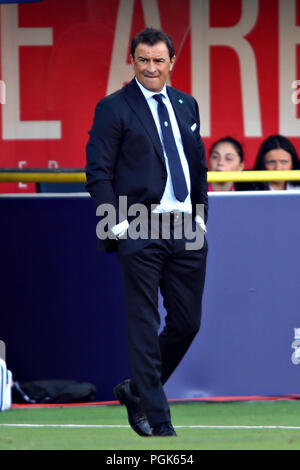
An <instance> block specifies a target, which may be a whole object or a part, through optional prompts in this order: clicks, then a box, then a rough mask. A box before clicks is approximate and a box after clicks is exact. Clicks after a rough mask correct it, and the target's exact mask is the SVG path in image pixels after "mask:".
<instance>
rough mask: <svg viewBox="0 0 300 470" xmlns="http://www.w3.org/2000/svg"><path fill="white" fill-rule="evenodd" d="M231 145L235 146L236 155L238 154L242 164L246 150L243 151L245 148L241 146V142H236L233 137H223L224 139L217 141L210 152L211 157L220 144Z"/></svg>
mask: <svg viewBox="0 0 300 470" xmlns="http://www.w3.org/2000/svg"><path fill="white" fill-rule="evenodd" d="M225 142H227V143H229V144H231V145H232V146H233V148H234V149H235V151H236V153H237V154H238V156H239V157H240V160H241V162H243V161H244V150H243V147H242V146H241V144H240V142H239V141H238V140H235V139H234V138H233V137H230V136H228V137H223V138H222V139H219V140H217V142H214V143H213V144H212V146H211V148H210V151H209V155H210V154H211V153H212V151H213V150H214V148H215V147H216V146H217V145H219V144H223V143H225Z"/></svg>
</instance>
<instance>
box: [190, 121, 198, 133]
mask: <svg viewBox="0 0 300 470" xmlns="http://www.w3.org/2000/svg"><path fill="white" fill-rule="evenodd" d="M196 129H197V123H196V122H194V124H193V125H192V126H191V131H193V132H194V131H195V130H196Z"/></svg>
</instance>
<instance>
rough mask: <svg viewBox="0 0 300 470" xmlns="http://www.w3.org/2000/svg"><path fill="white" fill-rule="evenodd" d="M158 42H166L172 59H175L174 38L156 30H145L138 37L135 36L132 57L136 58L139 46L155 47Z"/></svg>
mask: <svg viewBox="0 0 300 470" xmlns="http://www.w3.org/2000/svg"><path fill="white" fill-rule="evenodd" d="M158 42H164V43H165V44H166V45H167V47H168V49H169V55H170V59H172V57H174V55H175V50H174V46H173V41H172V38H171V37H170V36H169V35H168V34H166V33H164V32H163V31H161V30H160V29H154V28H145V29H143V30H142V31H140V32H139V33H138V34H137V35H136V36H134V38H133V39H132V42H131V55H132V57H134V53H135V50H136V48H137V46H138V45H139V44H141V43H142V44H148V46H154V45H155V44H157V43H158Z"/></svg>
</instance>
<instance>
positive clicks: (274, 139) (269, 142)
mask: <svg viewBox="0 0 300 470" xmlns="http://www.w3.org/2000/svg"><path fill="white" fill-rule="evenodd" d="M276 149H283V150H285V151H286V152H288V153H289V154H290V155H291V157H292V162H293V166H292V168H293V170H299V169H300V161H299V157H298V155H297V152H296V149H295V147H294V146H293V144H292V142H291V141H290V140H289V139H287V138H286V137H284V136H283V135H271V136H270V137H268V138H267V139H266V140H264V141H263V143H262V144H261V146H260V149H259V152H258V155H257V158H256V162H255V165H254V170H265V169H266V166H265V155H266V153H268V152H270V151H271V150H276Z"/></svg>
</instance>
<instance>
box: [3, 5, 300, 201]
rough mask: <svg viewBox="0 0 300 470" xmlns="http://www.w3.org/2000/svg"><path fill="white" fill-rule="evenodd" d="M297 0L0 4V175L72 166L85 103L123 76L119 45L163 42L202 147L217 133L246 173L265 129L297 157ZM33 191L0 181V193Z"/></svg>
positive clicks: (83, 130)
mask: <svg viewBox="0 0 300 470" xmlns="http://www.w3.org/2000/svg"><path fill="white" fill-rule="evenodd" d="M299 6H300V2H299V1H298V0H226V1H224V0H110V1H109V2H108V1H107V0H72V1H70V0H42V1H40V2H36V3H29V4H23V5H17V4H10V5H5V4H2V5H1V24H0V26H1V50H0V53H1V82H0V85H1V90H0V92H1V93H0V99H1V105H0V106H1V116H0V128H1V132H0V167H1V168H5V167H6V168H18V167H19V168H83V167H84V166H85V145H86V142H87V139H88V130H89V129H90V127H91V124H92V119H93V114H94V108H95V105H96V103H97V102H98V101H99V100H100V99H101V98H102V97H104V96H105V95H106V94H108V93H111V92H113V91H115V90H116V89H118V88H120V87H121V86H122V85H123V84H124V83H125V82H127V81H129V80H130V79H131V77H132V76H133V72H132V68H131V66H130V63H129V50H130V41H131V38H132V36H133V35H134V34H136V33H137V32H138V31H139V30H141V29H142V28H144V27H145V26H146V25H147V26H154V27H160V28H162V29H163V30H165V31H166V32H168V33H169V34H170V35H171V36H172V37H173V39H174V44H175V49H176V56H177V62H176V66H175V68H174V71H173V73H172V76H171V79H170V81H171V84H172V85H173V86H175V87H176V88H179V89H181V90H183V91H185V92H187V93H191V94H193V95H194V96H195V97H196V98H197V100H198V103H199V107H200V115H201V122H202V124H201V133H202V136H203V139H204V142H205V144H206V148H207V149H209V147H210V146H211V144H212V143H213V142H214V141H215V140H217V139H219V138H220V137H224V136H226V135H231V136H233V137H235V138H236V139H238V140H239V141H240V142H241V143H242V144H243V146H244V150H245V163H246V168H248V169H250V168H252V165H253V163H254V160H255V157H256V154H257V151H258V148H259V145H260V143H261V142H262V140H263V139H264V138H266V137H267V136H269V135H270V134H275V133H276V134H277V133H280V134H283V135H286V136H287V137H289V138H291V140H292V142H293V143H294V144H295V146H296V148H297V150H298V152H299V153H300V121H299V119H300V116H299V112H298V105H297V102H298V89H299V88H300V86H299V84H298V82H297V79H298V78H300V77H299V75H300V73H299V72H300V67H299V65H298V62H299V61H298V57H299V47H298V43H299V44H300V9H299ZM33 190H34V184H22V183H21V184H20V183H15V184H14V183H10V184H8V183H1V184H0V192H7V191H8V192H29V191H33Z"/></svg>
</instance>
